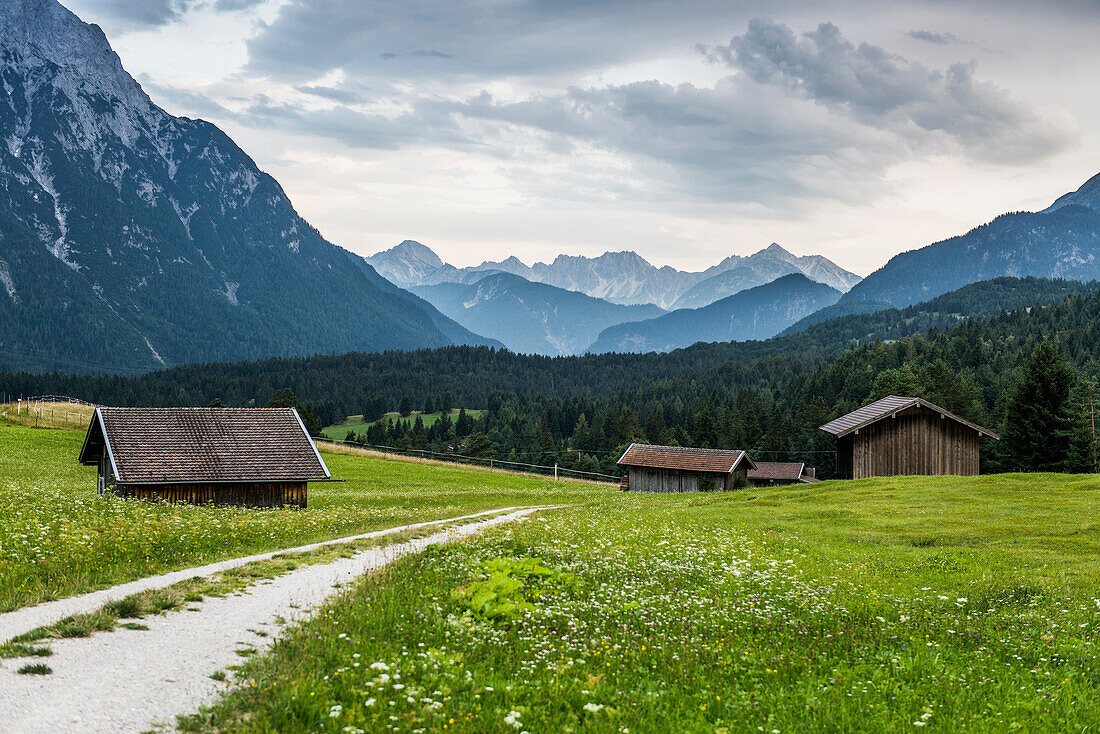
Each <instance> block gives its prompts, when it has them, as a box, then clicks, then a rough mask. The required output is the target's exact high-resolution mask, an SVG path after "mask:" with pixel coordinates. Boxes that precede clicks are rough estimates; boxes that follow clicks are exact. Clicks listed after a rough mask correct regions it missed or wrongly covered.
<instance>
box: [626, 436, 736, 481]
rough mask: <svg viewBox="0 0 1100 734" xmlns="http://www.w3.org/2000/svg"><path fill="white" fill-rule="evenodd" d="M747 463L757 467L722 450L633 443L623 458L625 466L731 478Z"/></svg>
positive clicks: (733, 452) (730, 452)
mask: <svg viewBox="0 0 1100 734" xmlns="http://www.w3.org/2000/svg"><path fill="white" fill-rule="evenodd" d="M742 461H745V462H747V463H748V466H749V468H750V469H751V468H754V467H755V466H756V464H754V463H753V461H752V459H750V458H749V457H748V455H747V454H745V452H744V451H725V450H722V449H690V448H683V447H680V446H651V445H650V444H644V443H632V444H630V448H628V449H627V450H626V452H625V453H623V455H622V457H620V458H619V462H618V463H619V464H620V465H621V466H643V467H647V468H650V469H679V470H681V471H697V472H709V473H712V474H729V473H730V472H732V471H733V470H734V469H735V468H736V467H737V465H738V464H739V463H741V462H742Z"/></svg>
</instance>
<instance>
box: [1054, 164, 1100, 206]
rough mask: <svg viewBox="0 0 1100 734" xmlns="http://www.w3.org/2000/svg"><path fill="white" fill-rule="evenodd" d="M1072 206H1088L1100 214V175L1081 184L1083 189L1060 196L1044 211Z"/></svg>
mask: <svg viewBox="0 0 1100 734" xmlns="http://www.w3.org/2000/svg"><path fill="white" fill-rule="evenodd" d="M1072 204H1076V205H1078V206H1086V207H1088V208H1089V209H1092V210H1094V211H1097V212H1100V173H1098V174H1096V175H1095V176H1093V177H1092V178H1090V179H1089V180H1088V181H1085V183H1083V184H1081V188H1079V189H1077V190H1076V191H1071V192H1070V193H1068V194H1063V195H1062V196H1059V197H1058V199H1057V200H1056V201H1055V202H1054V203H1053V204H1051V205H1050V206H1049V207H1047V208H1046V209H1044V210H1043V211H1044V212H1052V211H1054V210H1055V209H1061V208H1062V207H1064V206H1070V205H1072Z"/></svg>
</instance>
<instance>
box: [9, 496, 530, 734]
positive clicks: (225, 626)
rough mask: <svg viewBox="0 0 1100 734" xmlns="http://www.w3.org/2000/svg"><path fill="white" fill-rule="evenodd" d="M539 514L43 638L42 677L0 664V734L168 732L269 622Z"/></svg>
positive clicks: (262, 639)
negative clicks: (185, 606) (131, 623)
mask: <svg viewBox="0 0 1100 734" xmlns="http://www.w3.org/2000/svg"><path fill="white" fill-rule="evenodd" d="M509 509H511V508H509ZM540 509H549V508H541V507H534V508H525V509H519V510H515V511H512V512H508V513H507V514H504V515H500V516H497V517H493V518H490V519H488V520H482V521H480V522H476V523H471V524H468V525H462V526H458V527H452V528H448V529H446V530H442V531H440V532H437V533H435V534H433V535H431V536H428V537H425V538H418V539H414V540H410V541H408V542H406V543H399V544H395V545H391V546H386V547H382V548H371V549H368V550H365V551H363V552H361V553H358V554H356V555H355V556H353V557H351V558H345V559H340V560H338V561H334V562H333V563H328V564H323V565H320V564H318V565H313V566H305V567H302V568H299V569H298V570H295V571H292V572H290V573H288V574H285V575H283V576H279V577H276V578H274V579H271V580H269V581H264V582H261V583H258V584H256V585H253V586H252V587H250V588H249V589H248V591H247V592H245V593H243V594H240V595H237V596H227V597H224V598H217V597H209V598H207V599H206V600H205V601H203V602H202V603H201V604H199V605H198V607H197V609H198V611H188V610H184V611H178V612H170V613H168V614H166V615H161V616H150V617H146V618H144V619H143V620H142V624H145V625H147V626H148V627H149V630H148V631H138V630H128V629H124V628H119V629H117V630H115V631H114V632H106V633H100V634H96V635H92V636H91V637H88V638H84V639H70V640H56V641H52V642H51V643H50V647H51V648H53V651H54V655H53V656H52V657H49V658H45V659H43V660H42V662H45V663H47V664H48V665H49V666H50V667H51V668H53V671H54V672H53V674H52V675H46V676H38V675H19V674H18V673H16V669H17V668H18V667H20V666H21V665H23V664H24V663H26V662H27V660H26V659H24V660H18V661H16V660H5V661H3V666H2V667H0V732H5V733H10V734H17V733H18V734H34V733H35V732H43V733H46V732H49V733H51V734H52V733H55V732H81V733H84V732H142V731H148V730H149V729H150V728H152V727H153V726H154V725H157V724H160V725H163V726H167V727H168V728H170V729H171V728H174V723H175V716H177V715H178V714H185V713H190V712H193V711H195V710H196V709H198V708H199V706H202V705H204V704H209V703H211V702H212V701H213V700H214V699H215V698H216V697H217V695H218V694H219V693H220V692H221V691H222V690H223V688H224V684H222V683H218V682H216V681H214V680H211V679H210V677H209V676H210V674H211V673H214V672H215V671H218V670H224V669H225V668H226V667H228V666H230V665H235V664H240V662H241V657H240V656H239V655H237V654H236V652H235V650H237V649H239V648H241V647H242V646H248V647H254V648H256V649H257V650H258V651H260V652H263V651H264V650H266V649H267V648H268V647H269V646H270V644H271V642H272V640H273V639H274V638H275V637H277V636H278V634H279V632H280V626H279V623H278V622H277V618H279V617H281V618H283V619H285V620H287V622H292V621H294V620H296V619H300V618H302V617H304V616H306V615H308V613H309V611H310V610H311V609H313V608H314V607H316V606H317V605H319V604H320V603H321V602H323V601H324V600H325V598H326V597H328V596H329V595H330V594H331V593H333V587H334V586H336V585H338V584H341V583H345V582H348V581H351V580H353V579H355V578H356V577H358V576H360V575H362V574H364V573H366V572H368V571H371V570H373V569H377V568H381V567H383V566H385V565H386V564H388V563H390V562H392V561H394V560H396V559H397V558H400V557H402V556H405V555H408V554H410V553H417V552H419V551H422V550H423V549H424V548H427V547H428V546H430V545H434V544H436V543H443V542H446V541H448V540H452V539H455V538H461V537H466V536H469V535H473V534H475V533H477V532H479V531H481V530H482V529H484V528H486V527H489V526H492V525H497V524H500V523H506V522H514V521H517V520H521V519H523V518H524V517H526V516H527V515H530V514H531V513H533V512H537V511H538V510H540ZM482 514H487V513H482ZM408 527H416V526H415V525H413V526H408ZM399 530H400V529H395V530H393V531H392V532H397V531H399ZM366 537H370V536H366ZM260 557H263V556H260ZM191 575H194V574H191ZM158 578H163V577H158ZM184 578H187V576H185V577H184ZM131 593H132V592H131ZM252 630H258V631H262V632H266V633H267V636H261V635H257V634H256V633H255V632H253V631H252ZM37 661H38V660H37V659H35V660H33V661H32V662H37Z"/></svg>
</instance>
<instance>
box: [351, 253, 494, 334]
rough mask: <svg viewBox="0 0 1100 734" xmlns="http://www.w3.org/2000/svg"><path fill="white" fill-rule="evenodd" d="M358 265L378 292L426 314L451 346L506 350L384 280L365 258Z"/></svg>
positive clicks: (358, 259) (358, 261)
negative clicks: (407, 303) (404, 302)
mask: <svg viewBox="0 0 1100 734" xmlns="http://www.w3.org/2000/svg"><path fill="white" fill-rule="evenodd" d="M356 265H358V266H359V268H360V269H362V271H363V273H364V274H365V275H366V276H367V280H369V281H370V282H371V283H373V284H374V286H375V287H377V288H378V290H380V291H382V292H383V293H388V294H390V295H391V296H393V297H395V298H400V299H401V300H403V301H407V302H409V303H411V304H413V305H414V306H416V307H417V308H419V309H420V310H421V311H423V312H424V313H426V314H427V315H428V318H429V319H430V320H431V322H432V325H433V326H435V328H437V329H439V332H440V333H441V334H443V336H444V337H446V338H447V339H448V340H449V341H450V343H451V344H455V345H458V346H471V347H496V348H500V349H502V348H504V343H503V342H500V341H497V340H496V339H489V338H487V337H484V336H481V335H480V334H475V333H474V332H472V331H470V330H469V329H467V328H466V327H464V326H463V325H462V324H460V323H458V322H457V321H455V320H454V319H452V318H449V317H447V316H444V315H443V314H442V313H441V312H440V310H439V309H438V308H436V307H435V306H433V305H432V304H431V303H429V302H428V301H426V300H424V299H423V298H421V297H420V296H418V295H416V294H415V293H412V292H410V291H407V290H405V289H404V288H400V287H398V286H396V285H394V284H393V283H391V282H390V281H389V280H387V279H385V278H383V277H382V276H381V275H379V273H378V271H376V270H375V269H374V268H373V267H371V264H370V263H368V262H367V261H366V260H364V259H363V258H356Z"/></svg>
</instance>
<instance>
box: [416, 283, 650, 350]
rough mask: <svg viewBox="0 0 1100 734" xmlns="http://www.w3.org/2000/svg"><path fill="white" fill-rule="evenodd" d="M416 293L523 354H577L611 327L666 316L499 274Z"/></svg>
mask: <svg viewBox="0 0 1100 734" xmlns="http://www.w3.org/2000/svg"><path fill="white" fill-rule="evenodd" d="M413 291H414V293H416V294H417V295H419V296H422V297H424V298H425V299H427V300H428V301H430V302H431V303H432V304H433V305H435V306H436V307H437V308H438V309H439V310H440V311H442V312H443V313H445V314H446V315H447V316H449V317H451V318H452V319H454V320H455V321H457V322H458V323H460V324H462V325H463V326H465V327H467V328H469V329H472V330H475V331H477V332H478V333H481V334H486V335H489V336H491V337H494V338H496V339H499V340H500V341H502V342H504V344H505V345H506V346H507V347H508V348H509V349H511V350H512V351H514V352H518V353H522V354H545V355H550V356H559V355H568V354H577V353H579V352H581V351H583V350H584V348H585V347H586V346H588V345H589V344H591V343H592V341H593V340H594V339H595V338H596V336H597V335H599V333H600V332H601V331H602V330H603V329H605V328H607V327H608V326H611V325H613V324H621V323H624V322H627V321H640V320H642V319H650V318H653V317H655V316H658V315H660V314H661V313H662V311H661V309H659V308H657V307H656V306H653V305H649V304H647V305H642V306H620V305H617V304H613V303H609V302H607V301H603V300H600V299H598V298H592V297H591V296H586V295H584V294H583V293H576V292H574V291H568V290H564V289H562V288H556V287H554V286H552V285H546V284H545V283H532V282H530V281H528V280H526V279H524V278H521V277H519V276H518V275H512V274H511V273H500V272H497V273H490V274H489V275H485V276H483V277H482V278H481V279H480V280H478V281H477V282H476V283H473V284H462V283H442V284H439V285H427V286H420V287H418V288H414V289H413Z"/></svg>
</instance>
